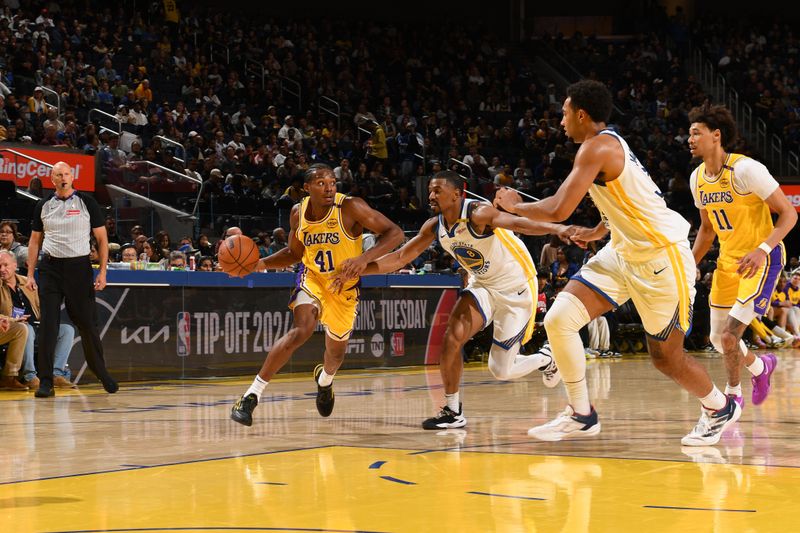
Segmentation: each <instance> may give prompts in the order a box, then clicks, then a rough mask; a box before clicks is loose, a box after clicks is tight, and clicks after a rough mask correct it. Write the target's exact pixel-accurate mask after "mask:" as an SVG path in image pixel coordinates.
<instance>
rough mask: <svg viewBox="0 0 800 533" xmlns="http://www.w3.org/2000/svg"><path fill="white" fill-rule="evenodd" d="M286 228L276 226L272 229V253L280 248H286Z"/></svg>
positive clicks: (270, 253)
mask: <svg viewBox="0 0 800 533" xmlns="http://www.w3.org/2000/svg"><path fill="white" fill-rule="evenodd" d="M286 244H287V242H286V230H285V229H283V228H280V227H278V228H275V229H274V230H272V244H270V245H269V248H268V250H269V254H268V255H272V254H274V253H275V252H277V251H278V250H282V249H283V248H286Z"/></svg>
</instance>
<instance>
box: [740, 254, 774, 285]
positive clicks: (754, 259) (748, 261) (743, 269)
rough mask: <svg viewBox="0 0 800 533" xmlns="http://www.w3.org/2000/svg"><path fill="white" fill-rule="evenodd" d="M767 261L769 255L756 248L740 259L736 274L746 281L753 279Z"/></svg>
mask: <svg viewBox="0 0 800 533" xmlns="http://www.w3.org/2000/svg"><path fill="white" fill-rule="evenodd" d="M766 260H767V253H766V252H765V251H764V250H762V249H761V248H756V249H755V250H753V251H752V252H750V253H749V254H747V255H746V256H744V257H742V258H741V259H739V268H737V269H736V273H737V274H739V275H740V276H742V277H743V278H745V279H749V278H752V277H753V276H755V275H756V272H758V269H759V268H761V266H762V265H763V264H764V262H765V261H766Z"/></svg>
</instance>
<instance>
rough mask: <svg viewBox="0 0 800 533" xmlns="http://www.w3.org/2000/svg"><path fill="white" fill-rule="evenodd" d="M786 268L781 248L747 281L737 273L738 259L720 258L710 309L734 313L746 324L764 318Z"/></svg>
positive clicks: (715, 273) (773, 252)
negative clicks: (756, 318)
mask: <svg viewBox="0 0 800 533" xmlns="http://www.w3.org/2000/svg"><path fill="white" fill-rule="evenodd" d="M785 265H786V250H785V248H784V247H783V243H780V244H778V246H776V247H775V248H774V249H773V250H772V252H770V253H769V255H767V260H766V261H765V262H764V264H763V265H761V268H759V269H758V271H757V272H756V275H755V276H753V277H752V278H748V279H745V278H743V277H742V276H740V275H739V274H737V273H736V269H737V268H739V265H738V263H737V260H736V259H733V258H730V257H727V256H720V258H719V260H718V261H717V269H716V270H715V271H714V277H713V278H712V281H711V296H710V297H709V305H710V306H711V308H712V309H730V310H731V311H730V315H731V316H733V317H734V318H736V319H737V320H739V321H740V322H742V323H744V324H749V323H750V322H751V321H752V320H753V319H754V318H755V317H756V316H764V313H766V312H767V309H769V302H770V298H772V292H773V291H774V290H775V285H776V284H777V283H778V277H779V276H780V274H781V271H782V270H783V267H784V266H785Z"/></svg>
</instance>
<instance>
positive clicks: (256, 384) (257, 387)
mask: <svg viewBox="0 0 800 533" xmlns="http://www.w3.org/2000/svg"><path fill="white" fill-rule="evenodd" d="M268 383H269V381H264V380H263V379H261V378H260V377H259V376H256V379H254V380H253V384H252V385H250V388H249V389H247V392H245V393H244V395H245V396H247V395H248V394H255V395H256V398H258V401H259V402H260V401H261V395H262V394H263V393H264V388H265V387H266V386H267V384H268Z"/></svg>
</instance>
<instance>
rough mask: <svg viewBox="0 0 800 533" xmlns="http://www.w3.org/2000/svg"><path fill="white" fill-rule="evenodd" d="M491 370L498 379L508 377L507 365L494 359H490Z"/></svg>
mask: <svg viewBox="0 0 800 533" xmlns="http://www.w3.org/2000/svg"><path fill="white" fill-rule="evenodd" d="M489 372H491V373H492V375H493V376H494V377H495V378H496V379H508V369H507V368H505V365H502V364H500V363H498V362H497V361H495V360H494V359H489Z"/></svg>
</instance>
